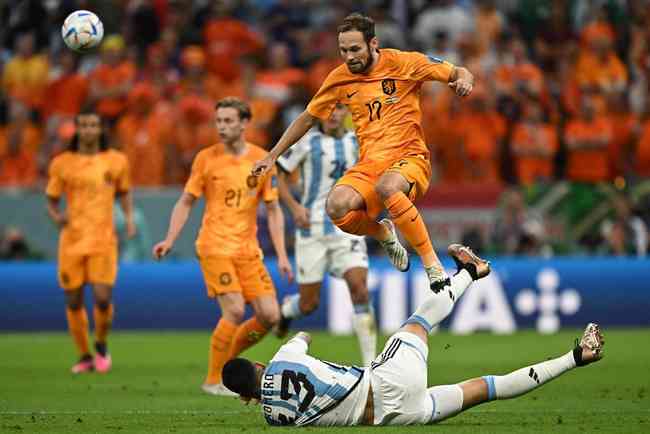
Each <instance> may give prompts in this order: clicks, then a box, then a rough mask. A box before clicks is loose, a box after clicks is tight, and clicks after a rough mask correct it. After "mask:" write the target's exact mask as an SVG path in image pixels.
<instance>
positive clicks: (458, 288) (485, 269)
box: [401, 244, 490, 344]
mask: <svg viewBox="0 0 650 434" xmlns="http://www.w3.org/2000/svg"><path fill="white" fill-rule="evenodd" d="M447 252H448V253H449V255H450V256H451V257H452V258H453V259H454V262H455V263H456V265H457V266H458V272H457V273H456V274H455V275H454V276H452V277H451V278H450V279H449V283H448V284H446V285H445V286H444V287H443V288H442V289H441V290H435V289H434V290H432V293H431V294H430V295H429V297H427V298H426V299H425V300H424V301H423V302H422V303H421V304H420V306H418V308H417V309H416V310H415V312H414V313H413V315H411V316H410V317H409V318H408V319H407V320H406V323H405V324H404V326H402V329H401V330H402V331H406V332H409V333H413V334H415V335H417V336H418V337H419V338H420V339H421V340H422V341H424V343H425V344H426V343H427V342H428V337H429V333H431V330H432V329H433V327H435V326H436V325H438V324H439V323H440V322H442V321H443V320H444V319H445V318H447V316H448V315H449V314H450V313H451V311H452V310H453V308H454V305H455V303H456V300H458V299H459V298H460V297H461V296H462V295H463V293H464V292H465V290H466V289H467V288H468V287H469V285H470V284H471V283H472V282H473V281H474V280H478V279H480V278H482V277H485V276H487V275H488V274H489V273H490V264H489V263H488V262H487V261H485V260H483V259H481V258H479V257H478V256H476V255H475V254H474V253H473V252H472V251H471V250H470V249H469V248H468V247H465V246H461V245H460V244H452V245H450V246H449V248H448V249H447Z"/></svg>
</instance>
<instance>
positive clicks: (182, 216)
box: [152, 191, 196, 260]
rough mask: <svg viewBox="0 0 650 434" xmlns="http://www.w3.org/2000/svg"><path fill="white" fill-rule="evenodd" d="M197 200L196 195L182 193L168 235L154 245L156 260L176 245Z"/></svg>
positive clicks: (174, 210)
mask: <svg viewBox="0 0 650 434" xmlns="http://www.w3.org/2000/svg"><path fill="white" fill-rule="evenodd" d="M195 202H196V196H194V195H193V194H191V193H188V192H186V191H184V192H183V194H181V197H180V198H179V199H178V201H177V202H176V205H174V209H173V211H172V216H171V218H170V219H169V229H168V230H167V237H165V239H164V240H163V241H161V242H159V243H158V244H156V245H155V246H154V247H153V252H152V253H153V257H154V259H156V260H160V259H162V258H163V257H164V256H165V255H167V253H169V251H170V250H171V249H172V247H173V246H174V243H175V242H176V239H177V238H178V235H179V234H180V233H181V231H182V230H183V227H184V226H185V223H186V222H187V218H188V217H189V215H190V211H192V207H193V206H194V203H195Z"/></svg>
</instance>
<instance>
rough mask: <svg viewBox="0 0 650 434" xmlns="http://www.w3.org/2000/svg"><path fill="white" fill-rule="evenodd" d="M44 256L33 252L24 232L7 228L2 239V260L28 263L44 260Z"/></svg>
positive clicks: (0, 245)
mask: <svg viewBox="0 0 650 434" xmlns="http://www.w3.org/2000/svg"><path fill="white" fill-rule="evenodd" d="M42 258H43V254H42V253H40V252H38V251H36V250H33V249H32V248H31V247H30V246H29V244H28V242H27V240H26V239H25V234H24V233H23V231H21V230H20V229H18V228H16V227H11V226H10V227H7V228H5V229H4V231H3V233H2V238H0V259H2V260H5V261H26V260H38V259H42Z"/></svg>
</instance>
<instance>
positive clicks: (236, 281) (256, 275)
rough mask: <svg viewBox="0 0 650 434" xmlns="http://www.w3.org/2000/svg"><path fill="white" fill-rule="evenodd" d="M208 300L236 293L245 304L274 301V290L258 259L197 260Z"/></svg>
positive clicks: (209, 258)
mask: <svg viewBox="0 0 650 434" xmlns="http://www.w3.org/2000/svg"><path fill="white" fill-rule="evenodd" d="M199 263H200V264H201V271H203V278H204V279H205V285H206V287H207V291H208V297H210V298H214V297H216V296H217V295H219V294H226V293H229V292H239V293H241V294H242V295H243V296H244V300H246V302H247V303H248V302H251V301H253V300H255V299H256V298H258V297H262V296H265V295H270V296H273V297H275V287H274V286H273V281H272V280H271V276H269V272H268V271H267V270H266V267H265V266H264V262H262V259H261V258H228V257H222V256H210V257H204V258H199Z"/></svg>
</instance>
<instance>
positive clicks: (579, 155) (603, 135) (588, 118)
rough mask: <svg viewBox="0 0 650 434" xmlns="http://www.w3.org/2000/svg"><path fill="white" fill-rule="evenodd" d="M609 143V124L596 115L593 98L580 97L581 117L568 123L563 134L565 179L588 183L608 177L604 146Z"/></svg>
mask: <svg viewBox="0 0 650 434" xmlns="http://www.w3.org/2000/svg"><path fill="white" fill-rule="evenodd" d="M611 140H612V125H611V122H610V121H609V119H607V118H605V117H603V116H597V115H596V106H595V101H594V99H593V98H592V97H589V96H585V97H583V99H582V107H581V110H580V116H579V117H578V118H576V119H572V120H570V121H569V122H568V124H567V126H566V129H565V132H564V141H565V143H566V145H567V150H568V164H567V176H568V178H569V179H570V180H572V181H580V182H590V183H594V182H601V181H606V180H607V179H608V178H609V159H608V153H607V147H608V146H609V143H610V141H611Z"/></svg>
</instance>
